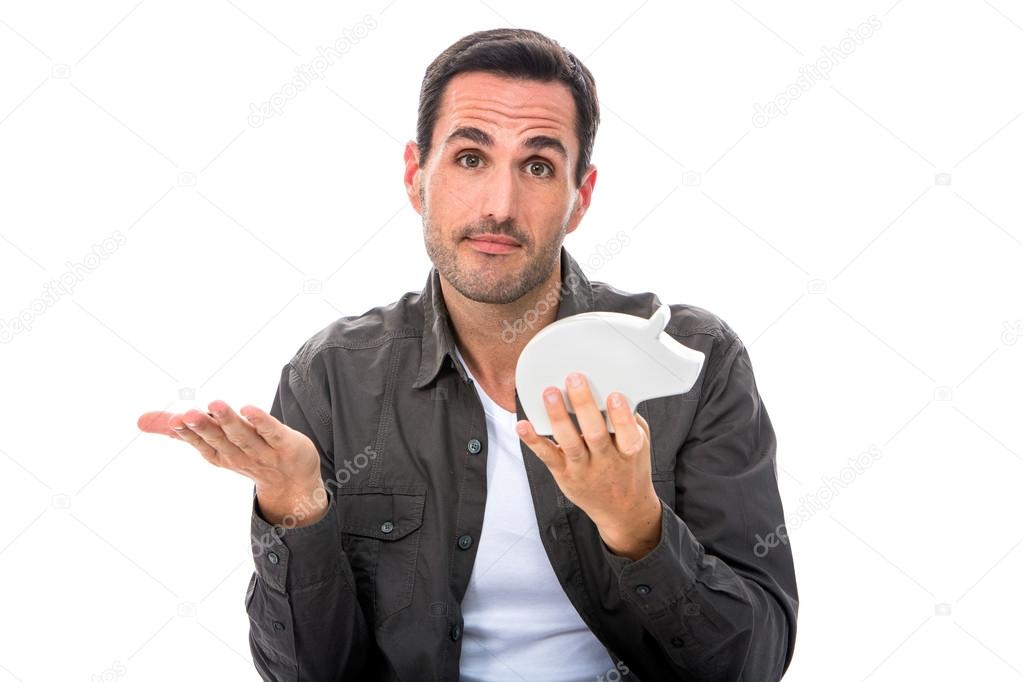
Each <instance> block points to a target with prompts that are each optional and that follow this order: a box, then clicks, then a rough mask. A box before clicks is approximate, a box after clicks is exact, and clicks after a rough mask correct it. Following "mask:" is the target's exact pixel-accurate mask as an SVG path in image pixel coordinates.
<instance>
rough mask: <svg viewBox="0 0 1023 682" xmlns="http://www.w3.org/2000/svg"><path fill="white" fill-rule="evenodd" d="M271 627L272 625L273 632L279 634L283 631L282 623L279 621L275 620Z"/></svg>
mask: <svg viewBox="0 0 1023 682" xmlns="http://www.w3.org/2000/svg"><path fill="white" fill-rule="evenodd" d="M273 625H274V630H276V631H277V632H280V631H281V630H283V629H284V623H282V622H281V621H279V620H275V621H274V623H273Z"/></svg>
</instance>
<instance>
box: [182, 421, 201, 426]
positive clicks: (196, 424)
mask: <svg viewBox="0 0 1023 682" xmlns="http://www.w3.org/2000/svg"><path fill="white" fill-rule="evenodd" d="M185 423H186V424H188V425H189V426H199V422H187V421H186V422H185Z"/></svg>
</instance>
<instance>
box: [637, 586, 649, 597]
mask: <svg viewBox="0 0 1023 682" xmlns="http://www.w3.org/2000/svg"><path fill="white" fill-rule="evenodd" d="M636 594H643V595H646V594H650V586H649V585H636Z"/></svg>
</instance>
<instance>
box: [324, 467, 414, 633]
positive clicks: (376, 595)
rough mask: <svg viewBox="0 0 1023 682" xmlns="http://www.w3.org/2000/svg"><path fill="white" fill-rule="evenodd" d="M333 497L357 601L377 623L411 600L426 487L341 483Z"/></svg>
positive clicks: (367, 615)
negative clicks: (351, 486) (361, 485)
mask: <svg viewBox="0 0 1023 682" xmlns="http://www.w3.org/2000/svg"><path fill="white" fill-rule="evenodd" d="M336 500H337V503H338V512H339V516H340V519H341V547H342V549H344V551H345V554H347V555H348V561H349V563H350V564H351V566H352V572H353V573H354V575H355V582H356V588H357V591H358V598H359V603H360V605H361V606H362V608H363V611H364V612H365V614H366V617H367V619H369V620H370V621H371V622H373V623H374V624H379V623H380V622H381V621H383V620H384V619H385V618H387V617H388V616H391V615H394V614H395V613H397V612H398V611H400V610H402V609H403V608H405V607H407V606H408V605H409V604H411V603H412V590H413V588H414V587H415V579H416V560H417V559H418V556H419V540H420V535H421V533H420V532H419V530H420V528H421V526H422V525H423V507H424V506H425V503H426V490H425V488H424V487H422V486H415V487H409V486H393V487H363V488H352V489H345V488H344V487H341V488H339V489H338V490H337V496H336Z"/></svg>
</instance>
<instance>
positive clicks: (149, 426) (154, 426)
mask: <svg viewBox="0 0 1023 682" xmlns="http://www.w3.org/2000/svg"><path fill="white" fill-rule="evenodd" d="M173 416H174V413H173V412H146V413H144V414H142V415H141V416H140V417H139V418H138V419H137V420H136V422H135V424H136V425H137V426H138V427H139V430H141V431H145V432H146V433H157V434H160V435H162V436H170V437H171V438H178V435H177V433H175V432H174V429H172V428H171V427H170V426H169V425H168V421H169V420H170V418H171V417H173ZM178 440H180V438H178Z"/></svg>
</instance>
